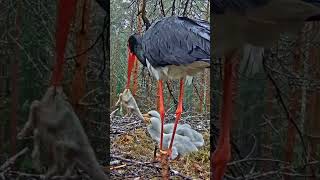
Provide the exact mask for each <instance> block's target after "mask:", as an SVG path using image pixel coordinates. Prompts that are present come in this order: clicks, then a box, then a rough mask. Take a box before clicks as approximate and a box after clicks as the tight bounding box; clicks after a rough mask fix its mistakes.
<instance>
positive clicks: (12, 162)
mask: <svg viewBox="0 0 320 180" xmlns="http://www.w3.org/2000/svg"><path fill="white" fill-rule="evenodd" d="M28 150H29V148H27V147H26V148H24V149H22V150H21V151H20V152H18V153H17V154H16V155H14V156H12V157H11V158H9V159H8V160H7V161H6V162H4V163H3V164H2V165H1V166H0V171H4V170H6V169H7V168H8V167H10V166H11V165H13V164H14V163H15V162H16V160H17V159H18V158H19V157H20V156H22V155H24V154H25V153H26V152H27V151H28Z"/></svg>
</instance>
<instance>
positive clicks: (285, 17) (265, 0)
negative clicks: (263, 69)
mask: <svg viewBox="0 0 320 180" xmlns="http://www.w3.org/2000/svg"><path fill="white" fill-rule="evenodd" d="M211 4H212V12H213V22H214V24H213V25H214V31H213V35H214V46H213V51H214V52H213V53H214V55H216V56H217V57H222V56H224V57H225V60H226V62H225V66H224V75H225V78H224V82H223V104H222V112H221V132H220V137H219V140H218V145H217V149H216V150H215V152H214V153H213V157H212V158H211V160H212V166H211V167H212V168H213V169H212V170H213V171H214V173H213V176H214V179H215V180H220V179H222V178H223V175H224V172H225V170H226V166H227V162H228V161H229V159H230V157H231V153H230V142H229V141H230V126H231V119H232V113H233V110H232V98H233V97H232V94H233V93H232V89H233V81H234V80H235V79H234V76H232V73H236V72H235V70H236V64H237V61H235V60H232V59H235V58H236V56H237V55H238V53H239V52H240V51H241V50H242V48H243V47H244V46H245V45H246V44H250V45H253V46H259V47H271V46H272V44H273V43H274V42H275V41H276V40H278V39H279V36H280V34H281V33H290V34H296V33H298V32H299V30H301V28H302V27H303V24H304V22H305V21H311V20H318V19H319V14H320V9H319V6H320V1H319V0H213V1H211Z"/></svg>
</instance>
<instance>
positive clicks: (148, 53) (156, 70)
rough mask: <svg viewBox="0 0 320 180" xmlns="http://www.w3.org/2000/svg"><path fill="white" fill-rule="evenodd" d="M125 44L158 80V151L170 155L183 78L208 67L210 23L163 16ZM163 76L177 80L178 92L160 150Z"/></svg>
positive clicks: (179, 113) (162, 121)
mask: <svg viewBox="0 0 320 180" xmlns="http://www.w3.org/2000/svg"><path fill="white" fill-rule="evenodd" d="M128 46H129V50H130V53H132V54H133V56H136V57H137V58H138V60H139V61H140V62H141V63H142V64H143V65H144V66H146V67H147V68H148V70H149V72H150V73H151V74H152V75H153V76H154V77H155V78H156V79H157V81H158V95H159V112H160V116H161V137H160V152H161V153H167V154H168V155H169V156H170V155H171V149H172V145H173V140H174V136H175V133H176V129H177V124H178V122H179V119H180V118H181V113H182V101H183V100H182V99H183V89H184V88H183V87H184V82H183V81H184V80H183V79H184V78H185V77H192V76H194V75H195V74H196V73H198V72H200V71H201V70H203V69H204V68H209V67H210V25H209V23H208V22H206V21H204V20H195V19H190V18H187V17H177V16H171V17H165V18H162V19H160V20H158V21H156V22H155V23H154V24H152V25H151V26H150V28H149V29H148V30H147V31H146V32H145V33H144V34H143V35H138V34H134V35H131V36H130V37H129V40H128ZM167 79H180V94H179V101H178V106H177V110H176V120H175V123H174V129H173V133H172V138H171V142H170V146H169V148H168V150H166V151H164V150H163V149H162V144H163V124H164V113H165V112H164V104H163V85H162V81H163V80H167Z"/></svg>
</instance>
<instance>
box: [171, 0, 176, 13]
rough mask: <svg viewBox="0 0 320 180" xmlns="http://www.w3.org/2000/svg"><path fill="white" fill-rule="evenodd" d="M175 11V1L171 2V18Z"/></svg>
mask: <svg viewBox="0 0 320 180" xmlns="http://www.w3.org/2000/svg"><path fill="white" fill-rule="evenodd" d="M175 10H176V0H173V1H172V13H171V16H174V15H175Z"/></svg>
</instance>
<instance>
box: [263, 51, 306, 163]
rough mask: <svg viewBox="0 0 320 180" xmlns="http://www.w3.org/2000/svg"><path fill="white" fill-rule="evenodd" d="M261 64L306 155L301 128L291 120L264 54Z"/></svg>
mask: <svg viewBox="0 0 320 180" xmlns="http://www.w3.org/2000/svg"><path fill="white" fill-rule="evenodd" d="M262 64H263V68H264V71H265V72H266V74H267V76H268V78H269V80H270V81H271V82H272V84H273V86H274V88H275V90H276V92H277V96H278V97H279V101H280V104H281V106H282V108H283V110H284V111H285V113H286V116H287V119H288V120H289V121H290V122H291V123H292V124H293V125H294V127H295V129H296V130H297V132H298V134H299V137H300V139H301V143H302V147H303V150H304V153H305V155H307V154H308V153H307V148H306V144H305V143H304V139H303V135H302V132H301V130H300V129H299V127H298V125H297V123H296V122H295V121H294V120H293V118H292V117H291V115H290V112H289V110H288V108H287V107H286V105H285V103H284V100H283V98H282V96H281V90H280V89H279V87H278V86H277V83H276V82H275V80H274V79H273V77H272V75H271V74H270V72H269V71H268V70H267V66H266V57H265V55H263V58H262ZM304 160H305V163H307V162H308V159H307V156H305V159H304Z"/></svg>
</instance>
